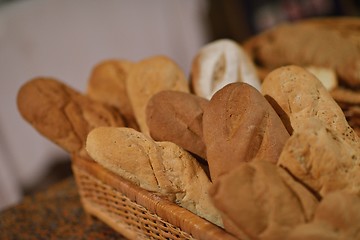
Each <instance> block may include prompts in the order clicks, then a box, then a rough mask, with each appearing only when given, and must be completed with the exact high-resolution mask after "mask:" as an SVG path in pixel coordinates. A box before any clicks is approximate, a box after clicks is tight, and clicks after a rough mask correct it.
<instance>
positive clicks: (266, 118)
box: [203, 83, 289, 180]
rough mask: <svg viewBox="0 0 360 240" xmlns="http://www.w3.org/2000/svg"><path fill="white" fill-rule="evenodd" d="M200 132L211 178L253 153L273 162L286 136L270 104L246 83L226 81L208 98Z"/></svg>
mask: <svg viewBox="0 0 360 240" xmlns="http://www.w3.org/2000/svg"><path fill="white" fill-rule="evenodd" d="M203 134H204V142H205V145H206V156H207V160H208V163H209V168H210V175H211V178H212V179H213V180H214V179H215V178H216V177H218V176H219V175H221V174H224V173H226V172H228V171H230V170H231V169H233V168H235V167H236V166H237V165H238V164H239V163H241V162H249V161H251V160H252V159H253V158H254V157H257V159H261V160H263V161H269V162H272V163H276V162H277V160H278V157H279V156H280V153H281V151H282V148H283V146H284V144H285V142H286V140H287V139H288V138H289V133H288V132H287V131H286V128H285V126H284V125H283V123H282V122H281V119H280V118H279V116H278V115H277V114H276V112H275V111H274V109H273V108H272V107H271V105H270V104H269V103H268V102H267V101H266V99H265V98H264V97H263V96H262V95H261V93H260V92H259V91H257V90H256V89H255V88H254V87H252V86H250V85H249V84H246V83H232V84H229V85H227V86H225V87H224V88H222V89H221V90H219V91H218V92H217V93H216V94H215V95H214V96H213V97H212V98H211V100H210V103H209V105H208V107H207V108H206V109H205V111H204V116H203Z"/></svg>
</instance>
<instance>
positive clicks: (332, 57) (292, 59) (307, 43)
mask: <svg viewBox="0 0 360 240" xmlns="http://www.w3.org/2000/svg"><path fill="white" fill-rule="evenodd" d="M359 26H360V19H359V18H349V17H344V18H333V19H320V20H318V19H310V20H306V21H298V22H296V23H286V24H281V25H278V26H275V27H274V28H272V29H270V30H267V31H265V32H263V33H260V34H258V35H257V36H254V37H252V38H250V39H248V40H247V41H245V42H244V43H243V46H244V49H245V50H246V51H247V52H248V54H249V55H250V56H251V59H252V60H253V61H254V62H256V63H257V67H258V68H260V69H263V70H262V71H264V69H267V70H270V71H271V70H274V69H276V68H278V67H280V66H284V65H288V64H295V65H299V66H309V65H312V66H317V67H327V68H332V69H334V70H335V71H336V74H337V76H338V77H339V79H340V80H342V81H343V82H345V83H346V84H347V85H350V86H353V87H359V86H360V75H359V74H358V73H359V72H360V50H359V48H358V45H359V43H360V38H359V36H358V30H357V29H358V28H359Z"/></svg>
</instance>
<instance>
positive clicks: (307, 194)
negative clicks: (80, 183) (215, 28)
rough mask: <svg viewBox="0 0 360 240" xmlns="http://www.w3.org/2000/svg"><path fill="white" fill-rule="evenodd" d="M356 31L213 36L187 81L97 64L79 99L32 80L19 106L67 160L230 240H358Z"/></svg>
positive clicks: (175, 74) (163, 68) (160, 63)
mask: <svg viewBox="0 0 360 240" xmlns="http://www.w3.org/2000/svg"><path fill="white" fill-rule="evenodd" d="M335 22H336V23H337V24H335ZM353 26H357V28H358V29H359V28H360V21H358V20H356V19H337V20H331V19H326V20H323V21H320V20H312V22H310V21H305V22H301V23H297V24H286V25H283V26H279V27H276V28H274V29H272V30H269V31H268V32H265V33H262V34H260V35H259V36H256V37H254V38H251V39H249V41H247V42H245V43H244V44H241V45H240V44H239V43H236V42H234V41H232V40H227V39H223V40H218V41H215V42H212V43H209V44H208V45H205V46H204V47H203V48H202V49H200V50H199V52H198V53H197V54H196V56H195V57H194V59H193V63H192V71H191V76H190V77H189V79H188V78H187V77H186V76H185V74H184V72H183V71H182V70H181V69H180V68H179V66H178V65H177V64H176V63H175V62H174V61H172V60H171V59H170V58H168V57H166V56H152V57H149V58H146V59H143V60H141V61H139V62H130V61H126V60H106V61H102V62H100V63H99V64H98V65H96V66H95V67H94V69H93V70H92V72H91V76H90V79H89V81H88V86H87V90H86V92H84V93H82V92H79V91H76V90H75V89H73V88H71V87H70V86H67V85H65V84H64V83H62V82H61V81H59V80H56V79H52V78H35V79H32V80H30V81H28V82H27V83H26V84H24V85H23V86H22V87H21V89H20V90H19V93H18V98H17V101H18V108H19V111H20V113H21V114H22V116H23V117H24V118H25V119H26V120H27V121H28V122H29V123H30V124H32V126H33V127H34V128H35V129H37V130H38V131H39V132H40V133H41V134H43V135H44V136H45V137H47V138H48V139H50V140H51V141H53V142H54V143H56V144H58V145H59V146H61V147H62V148H63V149H65V150H66V151H68V152H69V153H71V154H77V155H80V156H82V157H84V158H87V159H89V161H96V162H98V163H99V164H100V165H102V166H103V167H105V168H107V169H109V170H110V171H112V172H114V173H116V174H118V175H119V176H121V177H123V178H125V179H127V180H129V181H131V182H133V183H134V184H136V185H138V186H140V187H142V188H144V189H146V190H148V191H151V192H154V194H158V195H160V196H162V197H164V198H167V199H169V200H170V201H173V202H175V203H177V204H179V205H180V206H182V207H184V208H186V209H188V210H189V211H191V212H193V213H195V214H197V215H199V216H201V217H203V218H205V219H207V220H208V221H210V222H212V223H214V224H216V225H218V226H219V227H222V228H224V229H225V230H226V231H227V232H229V233H231V234H233V235H234V236H235V237H237V238H239V239H243V240H246V239H262V240H268V239H288V240H298V239H331V240H333V239H360V141H359V137H358V135H357V134H356V132H355V131H354V129H353V128H352V126H353V127H354V126H357V125H356V124H357V122H356V121H355V120H354V121H353V124H354V125H352V126H350V125H349V122H350V121H349V122H348V121H347V118H346V117H349V116H350V115H345V114H344V113H347V111H353V112H356V110H354V109H358V108H359V104H358V103H359V102H358V101H359V99H360V95H359V94H358V92H356V90H354V89H355V88H356V87H358V86H360V78H359V76H360V74H359V73H360V71H359V70H357V69H356V67H358V65H359V64H357V62H358V61H360V56H359V55H358V53H359V48H358V47H357V46H358V45H357V38H358V35H357V32H356V29H355V28H354V27H353ZM346 27H348V28H349V32H350V31H353V32H351V34H349V35H346V34H344V33H343V29H344V28H345V29H346ZM296 29H298V30H296ZM283 31H284V32H283ZM287 31H289V32H288V33H287V34H286V32H287ZM344 31H345V30H344ZM316 32H321V34H324V36H329V37H322V40H320V39H317V34H315V33H316ZM345 32H346V31H345ZM355 32H356V33H355ZM296 34H297V35H296ZM305 34H311V35H306V36H307V38H306V39H307V40H306V44H305V46H306V47H304V46H303V45H301V46H300V47H299V45H298V44H304V42H303V41H302V40H301V39H303V38H304V39H305V37H303V35H305ZM326 34H328V35H326ZM321 36H323V35H321ZM330 37H331V38H330ZM288 38H290V39H292V38H294V39H296V40H297V42H296V41H295V40H294V41H292V40H288ZM312 39H314V40H312ZM331 39H333V41H334V42H335V43H337V44H338V45H336V47H335V46H333V45H332V44H330V42H329V41H332V40H331ZM304 41H305V40H304ZM322 41H323V42H324V43H322ZM318 43H319V44H318ZM286 44H289V46H287V45H286ZM312 44H314V45H315V46H314V47H311V46H313V45H312ZM317 44H318V45H317ZM347 45H351V46H349V48H351V49H348V48H347V47H348V46H347ZM319 46H321V47H319ZM338 46H340V47H341V49H337V47H338ZM322 47H323V48H322ZM343 48H344V49H343ZM333 54H339V56H338V57H334V55H333ZM336 56H337V55H336ZM301 59H303V60H301ZM354 61H355V62H354ZM346 67H349V68H350V70H351V71H350V70H346V69H345V68H346ZM359 67H360V65H359ZM314 68H317V69H319V68H320V69H321V71H320V73H321V74H320V75H318V72H312V71H311V70H310V69H314ZM265 72H266V74H265ZM324 72H325V73H326V74H325V75H324V74H322V73H324ZM329 72H330V73H331V72H332V74H328V73H329ZM352 73H353V74H352ZM329 76H331V78H329ZM329 83H330V84H329ZM349 86H351V88H350V87H349ZM341 92H342V93H341ZM343 92H345V93H346V94H345V95H342V94H343ZM349 92H350V93H351V94H350V95H349V94H348V93H349ZM344 96H346V97H344ZM351 96H352V97H351ZM344 98H346V100H343V99H344ZM354 99H355V100H354ZM349 109H350V110H349ZM351 109H352V110H351ZM356 116H357V115H356V114H353V115H351V117H352V119H356Z"/></svg>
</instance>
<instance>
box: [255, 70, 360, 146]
mask: <svg viewBox="0 0 360 240" xmlns="http://www.w3.org/2000/svg"><path fill="white" fill-rule="evenodd" d="M262 93H263V94H264V95H265V97H266V98H267V99H268V101H269V102H270V103H271V105H272V106H273V107H274V109H275V110H276V111H277V113H278V114H279V116H280V117H281V119H282V121H283V122H284V125H285V126H286V127H287V129H288V131H289V132H290V134H291V133H292V131H293V130H297V129H298V128H300V127H301V125H302V124H303V121H304V120H305V119H307V118H312V117H316V118H317V119H319V120H321V121H322V122H324V123H325V125H326V127H327V128H329V129H332V130H334V131H335V132H338V133H339V134H340V136H341V137H342V138H343V139H344V140H345V141H346V142H348V143H349V144H350V145H352V146H354V147H356V148H360V144H359V137H358V136H357V134H356V133H355V131H354V130H353V129H352V128H351V127H350V126H349V124H348V122H347V121H346V118H345V116H344V113H343V111H342V110H341V108H340V107H339V105H338V104H337V103H336V102H335V100H334V99H333V98H332V97H331V95H330V93H329V92H328V91H327V90H326V89H325V88H324V86H323V85H322V84H321V83H320V81H319V80H318V79H317V78H316V77H315V76H314V75H313V74H311V73H310V72H308V71H306V70H305V69H304V68H302V67H299V66H294V65H290V66H285V67H281V68H278V69H276V70H274V71H272V72H271V73H270V74H269V75H268V76H267V77H266V78H265V80H264V82H263V84H262Z"/></svg>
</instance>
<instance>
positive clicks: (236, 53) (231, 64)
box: [191, 39, 260, 99]
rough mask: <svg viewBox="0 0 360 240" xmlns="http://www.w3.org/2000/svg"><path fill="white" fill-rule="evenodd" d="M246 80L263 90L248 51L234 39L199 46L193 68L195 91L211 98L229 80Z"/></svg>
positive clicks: (192, 80)
mask: <svg viewBox="0 0 360 240" xmlns="http://www.w3.org/2000/svg"><path fill="white" fill-rule="evenodd" d="M234 82H245V83H248V84H250V85H252V86H253V87H255V88H257V89H258V90H260V80H259V78H258V76H257V73H256V69H255V66H254V64H253V63H252V61H251V60H250V58H249V57H248V56H247V53H246V52H245V51H244V50H243V49H242V47H241V46H240V45H239V44H238V43H237V42H235V41H232V40H230V39H220V40H217V41H214V42H211V43H209V44H207V45H205V46H204V47H202V48H201V49H200V51H199V52H198V53H197V55H196V56H195V58H194V60H193V63H192V69H191V86H192V89H193V91H194V93H195V94H196V95H198V96H200V97H204V98H206V99H210V98H211V97H212V96H213V94H214V93H215V92H217V91H218V90H220V89H221V88H223V87H224V86H226V85H227V84H229V83H234Z"/></svg>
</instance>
